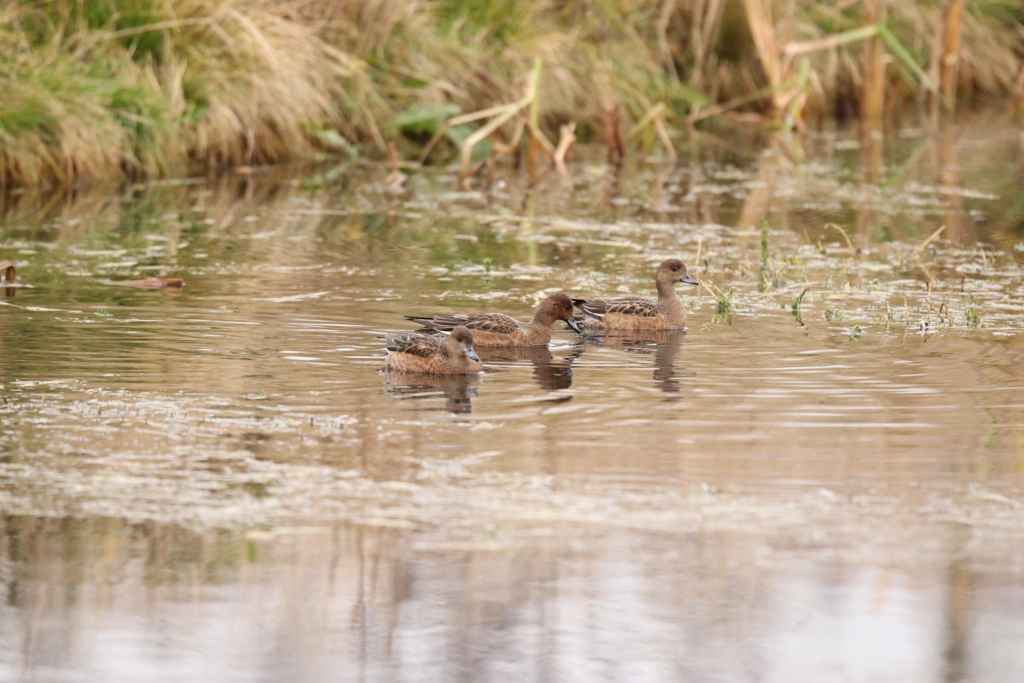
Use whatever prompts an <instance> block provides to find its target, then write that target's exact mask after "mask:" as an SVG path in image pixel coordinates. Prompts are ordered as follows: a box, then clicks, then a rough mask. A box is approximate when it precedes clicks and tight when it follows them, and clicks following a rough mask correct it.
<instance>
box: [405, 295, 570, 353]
mask: <svg viewBox="0 0 1024 683" xmlns="http://www.w3.org/2000/svg"><path fill="white" fill-rule="evenodd" d="M405 319H406V320H412V321H413V322H415V323H418V324H420V325H422V326H423V327H425V328H427V329H428V330H436V331H442V332H443V331H447V330H451V329H453V328H455V327H456V326H463V327H465V328H466V329H468V330H469V331H470V332H471V333H472V334H473V342H474V343H475V344H476V345H477V346H506V347H511V346H547V343H548V342H549V341H551V326H552V325H554V324H555V322H556V321H558V320H564V321H565V323H566V324H567V325H568V326H569V327H570V328H571V329H572V330H573V331H575V332H577V333H582V332H583V329H582V328H581V327H580V325H579V322H578V321H577V320H575V319H574V318H573V308H572V299H570V298H569V297H568V296H567V295H566V294H563V293H562V292H559V293H557V294H550V295H548V296H547V297H546V298H545V299H544V300H543V301H541V302H540V305H539V306H537V310H536V311H535V312H534V315H533V320H532V321H530V323H529V324H523V323H520V322H519V321H518V320H516V319H515V318H513V317H512V316H509V315H505V314H504V313H450V314H447V315H432V316H422V315H407V316H405Z"/></svg>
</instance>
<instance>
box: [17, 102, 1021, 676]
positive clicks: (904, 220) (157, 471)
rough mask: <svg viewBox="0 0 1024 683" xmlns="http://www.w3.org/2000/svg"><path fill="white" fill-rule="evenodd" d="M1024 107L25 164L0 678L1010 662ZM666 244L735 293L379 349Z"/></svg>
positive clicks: (626, 284)
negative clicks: (669, 313)
mask: <svg viewBox="0 0 1024 683" xmlns="http://www.w3.org/2000/svg"><path fill="white" fill-rule="evenodd" d="M1022 145H1024V142H1022V141H1021V137H1020V133H1019V131H1017V130H1014V129H1012V128H1008V127H1006V126H1005V125H1002V124H1001V123H999V122H996V123H992V122H983V124H982V125H978V124H977V123H975V124H974V125H971V126H968V127H966V128H964V129H958V130H951V131H945V132H943V133H942V134H932V133H929V132H928V131H925V130H905V131H903V132H902V133H900V134H899V135H893V136H890V138H889V139H888V140H887V143H886V145H885V148H884V149H875V148H874V146H871V147H870V148H865V147H864V146H862V145H861V144H860V143H859V142H858V141H857V138H856V137H855V136H852V135H851V134H847V133H835V134H828V135H817V136H814V137H812V138H811V139H809V140H808V141H806V142H805V144H804V146H803V149H794V147H793V144H792V143H782V142H777V143H776V144H774V145H770V146H768V147H765V148H764V149H763V150H762V149H760V148H754V147H751V148H750V150H749V151H736V149H734V148H731V147H727V146H725V145H723V144H720V143H716V142H715V141H714V140H706V141H703V142H702V144H701V146H699V147H694V148H692V149H689V150H687V151H686V152H685V153H684V155H683V158H682V160H681V161H680V162H679V163H678V164H677V165H675V166H672V165H666V164H660V163H654V162H651V163H635V164H634V165H633V166H631V167H629V168H627V169H625V170H624V171H623V172H622V173H621V174H615V173H613V172H612V171H611V170H610V169H608V168H607V167H605V166H604V165H602V164H600V163H596V162H586V161H577V162H576V163H575V164H574V165H573V169H572V170H573V177H572V178H571V179H569V180H561V179H559V178H557V177H549V178H546V179H545V180H544V181H542V182H541V183H540V185H538V186H537V187H536V188H534V189H533V190H529V189H527V188H526V186H525V181H522V180H521V179H519V178H518V177H517V176H515V174H512V173H509V174H506V176H505V178H506V179H505V180H502V181H499V182H498V183H497V184H496V185H494V186H492V187H490V188H487V189H476V190H462V189H459V188H458V187H457V186H456V182H455V179H454V177H453V175H452V174H451V173H448V172H445V171H443V170H441V171H439V170H435V171H430V172H411V173H409V174H408V177H407V179H406V182H405V185H404V187H402V188H397V187H396V186H395V184H394V183H392V182H389V179H388V177H387V175H388V174H387V171H386V170H381V169H376V168H372V167H361V168H351V169H340V170H334V169H332V170H329V171H327V172H323V173H311V172H309V171H306V172H303V173H298V172H291V173H278V172H267V173H260V174H257V175H255V176H252V177H242V178H236V179H226V180H223V181H221V182H218V183H207V182H196V183H184V184H175V183H164V184H154V185H152V186H148V187H144V188H143V187H140V188H132V189H130V190H129V191H127V192H125V193H124V194H123V195H120V196H110V195H86V196H84V197H81V198H78V199H77V200H76V201H74V202H69V203H63V202H60V203H54V204H52V205H50V206H45V205H40V204H39V203H38V201H36V200H34V199H30V198H23V199H22V200H20V201H15V202H14V203H13V205H12V206H10V207H8V211H7V213H6V217H5V218H4V219H3V222H2V223H0V261H14V262H15V263H16V264H17V265H18V286H17V287H15V288H9V289H7V291H6V293H7V296H6V297H4V298H0V510H2V516H0V531H2V533H0V586H2V588H3V592H2V598H0V599H2V600H3V609H2V611H0V680H11V679H13V680H25V681H77V680H83V681H96V680H105V681H115V680H131V681H149V680H152V681H162V680H185V679H188V680H210V681H223V680H244V681H250V680H267V681H272V680H273V681H276V680H303V681H320V680H439V681H449V680H517V681H518V680H559V681H562V680H570V681H571V680H580V681H590V680H629V681H637V680H736V681H747V680H751V681H752V680H758V681H792V680H821V681H833V680H834V681H890V680H891V681H907V680H914V681H940V680H941V681H960V680H964V681H967V680H970V681H1011V680H1012V681H1015V680H1019V675H1020V672H1021V671H1024V649H1021V647H1020V643H1021V642H1024V550H1022V549H1024V545H1022V542H1024V398H1022V397H1024V391H1022V389H1024V369H1022V368H1024V335H1022V331H1024V277H1022V276H1024V204H1022V202H1021V196H1022V195H1021V194H1020V190H1019V188H1020V187H1021V181H1022V180H1024V164H1022V162H1021V159H1024V153H1022V151H1024V150H1022V147H1021V146H1022ZM794 159H800V160H799V161H794ZM499 177H501V175H500V174H499ZM828 223H834V224H836V225H838V226H840V228H841V230H840V229H836V228H831V227H826V224H828ZM941 225H945V226H946V230H945V231H944V232H943V233H942V234H941V235H939V237H938V238H936V239H935V240H934V241H932V242H930V243H926V240H927V238H928V237H929V236H930V235H931V234H932V233H933V232H934V231H935V230H936V229H937V228H938V227H939V226H941ZM844 232H845V236H844V234H843V233H844ZM698 254H699V257H698ZM668 256H679V257H681V258H683V259H685V260H686V261H687V262H688V263H689V264H690V266H691V271H693V272H696V273H697V274H699V275H700V276H701V277H702V278H704V279H706V280H708V281H710V282H711V283H713V286H717V287H718V288H720V289H722V290H723V291H725V292H731V295H730V296H731V299H730V300H731V310H729V311H727V312H720V311H719V305H718V303H717V302H716V301H715V299H714V298H713V297H712V296H711V295H710V294H709V292H708V291H706V290H703V289H700V290H695V289H691V288H687V289H685V291H682V294H683V295H684V297H685V300H686V302H687V304H688V307H689V309H690V311H691V317H690V321H689V330H688V333H686V334H678V333H677V334H662V335H649V336H647V337H643V336H638V335H631V336H628V337H607V338H588V339H583V340H581V339H579V338H577V337H576V336H575V335H574V334H572V333H571V332H569V331H567V330H564V329H559V331H558V332H557V333H556V335H555V340H554V341H553V343H552V344H551V347H550V349H548V350H543V349H542V350H539V351H537V352H535V353H507V352H506V353H500V352H499V353H494V352H491V353H486V352H482V355H483V356H484V360H485V362H486V366H487V370H486V372H485V373H484V374H483V375H482V376H481V377H479V378H471V379H447V380H438V379H431V378H425V377H415V376H408V375H407V376H400V375H388V374H385V373H383V372H382V371H381V370H380V367H381V364H382V351H381V347H382V344H381V338H382V334H383V333H385V332H387V331H390V330H395V329H406V328H407V326H406V325H404V324H403V321H402V319H401V315H402V314H404V313H421V312H431V311H444V310H457V309H465V308H481V309H489V310H502V311H506V312H509V313H512V314H514V315H517V316H519V317H521V318H527V317H528V316H529V315H530V310H531V309H532V307H533V305H534V304H535V303H536V302H537V301H538V300H539V299H540V298H542V296H543V292H546V291H554V290H556V289H564V290H566V291H570V292H572V293H581V294H583V293H591V292H593V293H616V292H620V291H621V292H637V293H646V292H649V291H650V290H651V282H650V272H651V268H652V266H653V265H655V264H657V262H658V261H659V260H661V259H662V258H665V257H668ZM153 275H169V276H180V277H183V278H185V280H186V282H187V285H186V286H185V288H184V289H181V290H176V289H167V290H160V291H149V290H140V289H136V288H132V287H128V286H125V285H124V282H125V281H127V280H131V279H139V278H145V277H150V276H153ZM805 290H806V294H804V296H803V298H802V299H800V304H799V307H798V308H797V309H794V302H795V301H796V300H797V299H798V297H800V295H801V292H804V291H805Z"/></svg>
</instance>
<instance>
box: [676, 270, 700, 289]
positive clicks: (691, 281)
mask: <svg viewBox="0 0 1024 683" xmlns="http://www.w3.org/2000/svg"><path fill="white" fill-rule="evenodd" d="M679 281H680V282H682V283H683V284H684V285H694V286H696V285H699V284H700V282H698V281H697V278H695V277H694V276H692V275H690V274H689V273H687V274H686V275H684V276H683V277H682V278H680V280H679Z"/></svg>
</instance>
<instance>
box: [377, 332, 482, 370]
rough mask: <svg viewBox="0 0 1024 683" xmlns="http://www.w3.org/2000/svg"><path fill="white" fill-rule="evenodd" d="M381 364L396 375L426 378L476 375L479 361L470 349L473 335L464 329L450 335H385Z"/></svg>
mask: <svg viewBox="0 0 1024 683" xmlns="http://www.w3.org/2000/svg"><path fill="white" fill-rule="evenodd" d="M384 347H385V348H386V349H387V356H386V357H385V359H384V364H385V365H386V366H387V368H388V369H390V370H397V371H399V372H422V373H426V374H430V375H468V374H472V373H477V372H480V370H481V368H482V366H481V364H480V357H479V356H477V355H476V348H474V346H473V335H472V334H470V332H469V330H467V329H466V328H465V327H461V326H459V327H456V328H455V329H454V330H452V332H451V334H444V335H441V334H421V333H419V332H405V333H402V334H391V335H388V337H387V340H386V341H385V343H384Z"/></svg>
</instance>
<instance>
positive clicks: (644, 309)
mask: <svg viewBox="0 0 1024 683" xmlns="http://www.w3.org/2000/svg"><path fill="white" fill-rule="evenodd" d="M677 282H682V283H683V284H687V285H696V284H699V283H698V282H697V280H696V278H694V277H693V276H691V275H690V274H689V273H687V272H686V264H684V263H683V262H682V261H680V260H679V259H674V258H673V259H668V260H667V261H663V262H662V263H661V265H659V266H658V270H657V271H656V272H655V274H654V283H655V285H656V286H657V288H658V300H657V301H652V300H651V299H645V298H643V297H639V296H622V297H616V298H614V299H573V300H572V301H573V304H575V305H576V306H577V307H579V309H580V310H581V311H582V312H583V320H582V322H583V326H584V327H585V328H587V329H589V330H599V331H606V330H677V329H684V328H685V327H686V309H685V308H683V302H682V301H680V300H679V297H678V296H677V295H676V290H675V288H674V285H675V284H676V283H677Z"/></svg>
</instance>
